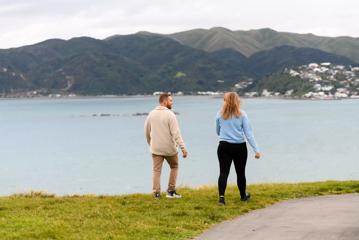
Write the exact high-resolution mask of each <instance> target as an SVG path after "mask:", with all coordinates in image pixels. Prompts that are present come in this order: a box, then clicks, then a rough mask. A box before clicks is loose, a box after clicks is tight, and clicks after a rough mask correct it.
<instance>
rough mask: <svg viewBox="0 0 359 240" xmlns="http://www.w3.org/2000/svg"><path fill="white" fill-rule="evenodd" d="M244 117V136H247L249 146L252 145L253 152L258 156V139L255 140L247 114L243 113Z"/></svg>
mask: <svg viewBox="0 0 359 240" xmlns="http://www.w3.org/2000/svg"><path fill="white" fill-rule="evenodd" d="M242 117H243V131H244V134H245V135H246V138H247V140H248V143H249V145H251V147H252V149H253V151H254V152H255V153H256V154H257V153H259V149H258V146H257V142H256V139H255V138H254V135H253V131H252V127H251V124H250V123H249V119H248V116H247V114H246V113H244V112H242Z"/></svg>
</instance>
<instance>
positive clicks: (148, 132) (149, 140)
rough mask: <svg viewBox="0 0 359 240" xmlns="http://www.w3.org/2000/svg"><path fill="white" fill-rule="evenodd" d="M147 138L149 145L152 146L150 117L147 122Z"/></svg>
mask: <svg viewBox="0 0 359 240" xmlns="http://www.w3.org/2000/svg"><path fill="white" fill-rule="evenodd" d="M144 130H145V136H146V140H147V143H148V145H150V143H151V123H150V115H148V116H147V118H146V121H145V128H144Z"/></svg>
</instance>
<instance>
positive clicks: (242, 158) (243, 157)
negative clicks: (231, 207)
mask: <svg viewBox="0 0 359 240" xmlns="http://www.w3.org/2000/svg"><path fill="white" fill-rule="evenodd" d="M247 156H248V151H247V146H246V144H245V143H243V144H238V147H236V148H235V154H234V156H233V162H234V167H235V169H236V173H237V186H238V190H239V192H240V194H241V197H242V198H244V197H245V196H246V184H247V183H246V164H247Z"/></svg>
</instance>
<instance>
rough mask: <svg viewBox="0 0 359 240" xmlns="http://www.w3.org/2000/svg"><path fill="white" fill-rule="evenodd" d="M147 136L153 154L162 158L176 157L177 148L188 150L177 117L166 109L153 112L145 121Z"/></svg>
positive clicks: (161, 107) (159, 107) (157, 108)
mask: <svg viewBox="0 0 359 240" xmlns="http://www.w3.org/2000/svg"><path fill="white" fill-rule="evenodd" d="M145 135H146V140H147V143H148V144H149V145H150V147H151V152H152V153H153V154H156V155H160V156H174V155H176V154H177V152H178V151H177V147H178V146H180V148H181V150H186V146H185V144H184V142H183V139H182V136H181V132H180V129H179V126H178V123H177V118H176V115H175V114H174V113H173V112H172V111H171V110H169V109H168V108H166V107H163V106H158V107H156V108H155V109H154V110H152V111H151V112H150V113H149V115H148V117H147V119H146V121H145Z"/></svg>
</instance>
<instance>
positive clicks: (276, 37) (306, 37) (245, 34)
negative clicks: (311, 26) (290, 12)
mask: <svg viewBox="0 0 359 240" xmlns="http://www.w3.org/2000/svg"><path fill="white" fill-rule="evenodd" d="M166 36H168V37H170V38H173V39H175V40H177V41H179V42H181V43H182V44H184V45H187V46H191V47H194V48H198V49H202V50H205V51H216V50H219V49H223V48H232V49H234V50H236V51H239V52H240V53H242V54H244V55H245V56H250V55H252V54H254V53H257V52H261V51H264V50H268V49H272V48H274V47H278V46H282V45H288V46H293V47H298V48H315V49H319V50H322V51H325V52H328V53H333V54H336V55H341V56H345V57H348V58H350V59H352V60H353V61H355V62H359V38H352V37H321V36H316V35H313V34H297V33H288V32H277V31H274V30H272V29H269V28H264V29H258V30H249V31H231V30H229V29H225V28H220V27H215V28H211V29H209V30H206V29H194V30H190V31H184V32H179V33H174V34H169V35H166Z"/></svg>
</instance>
